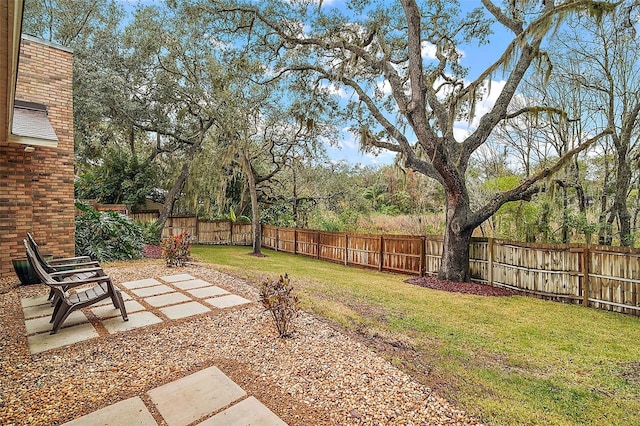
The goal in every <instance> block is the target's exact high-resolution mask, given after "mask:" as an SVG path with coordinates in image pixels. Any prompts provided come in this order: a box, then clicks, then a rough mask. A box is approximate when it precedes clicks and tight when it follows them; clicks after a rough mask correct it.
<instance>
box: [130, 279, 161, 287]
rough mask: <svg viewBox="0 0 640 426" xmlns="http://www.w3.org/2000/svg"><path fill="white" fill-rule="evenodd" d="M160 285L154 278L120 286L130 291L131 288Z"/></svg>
mask: <svg viewBox="0 0 640 426" xmlns="http://www.w3.org/2000/svg"><path fill="white" fill-rule="evenodd" d="M160 284H162V283H161V282H160V281H158V280H156V279H155V278H146V279H144V280H137V281H129V282H126V283H122V284H120V285H121V286H123V287H124V288H128V289H132V288H142V287H151V286H154V285H160Z"/></svg>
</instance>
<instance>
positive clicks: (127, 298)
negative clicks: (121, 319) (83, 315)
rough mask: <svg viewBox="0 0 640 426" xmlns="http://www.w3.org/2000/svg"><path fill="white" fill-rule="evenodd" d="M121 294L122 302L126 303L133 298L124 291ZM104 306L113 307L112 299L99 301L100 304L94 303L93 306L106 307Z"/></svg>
mask: <svg viewBox="0 0 640 426" xmlns="http://www.w3.org/2000/svg"><path fill="white" fill-rule="evenodd" d="M120 294H121V295H122V300H124V301H125V302H126V301H127V300H131V299H132V298H131V296H129V295H128V294H127V293H125V292H124V291H120ZM104 305H111V306H113V302H112V301H111V298H107V299H104V300H101V301H99V302H98V303H94V304H93V305H91V306H104Z"/></svg>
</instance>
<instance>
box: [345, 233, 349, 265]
mask: <svg viewBox="0 0 640 426" xmlns="http://www.w3.org/2000/svg"><path fill="white" fill-rule="evenodd" d="M348 264H349V234H344V266H347V265H348Z"/></svg>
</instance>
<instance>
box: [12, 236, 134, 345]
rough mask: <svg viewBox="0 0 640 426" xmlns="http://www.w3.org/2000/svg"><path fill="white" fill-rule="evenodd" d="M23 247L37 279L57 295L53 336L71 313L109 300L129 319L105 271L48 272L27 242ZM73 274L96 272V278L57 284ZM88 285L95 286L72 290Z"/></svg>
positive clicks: (120, 297)
mask: <svg viewBox="0 0 640 426" xmlns="http://www.w3.org/2000/svg"><path fill="white" fill-rule="evenodd" d="M24 246H25V248H26V249H27V259H28V260H29V263H30V264H31V267H32V268H33V269H34V271H35V272H36V274H37V275H38V277H40V280H42V282H43V283H45V284H46V285H48V286H49V287H50V288H51V290H52V291H53V293H54V295H55V299H54V300H55V307H54V308H53V315H51V321H50V322H52V323H53V329H52V330H51V334H55V333H56V332H57V331H58V329H59V328H60V326H61V325H62V323H63V322H64V320H66V319H67V317H68V316H69V314H71V312H73V311H75V310H77V309H82V308H85V307H87V306H90V305H93V304H94V303H97V302H99V301H101V300H104V299H107V298H111V302H112V303H113V306H114V307H115V308H116V309H119V310H120V314H121V315H122V319H123V320H124V321H128V320H129V318H128V317H127V310H126V308H125V306H124V301H123V299H122V294H121V293H120V290H118V289H117V288H116V287H115V286H114V285H113V283H112V282H111V278H110V277H109V276H108V275H106V274H105V273H104V271H102V268H88V269H80V270H69V271H59V272H52V273H48V272H47V271H45V270H44V268H43V266H42V265H41V264H40V263H39V262H38V260H37V258H36V256H35V253H34V252H33V250H32V249H31V247H30V246H29V243H28V242H27V240H24ZM74 273H96V274H97V275H95V276H92V277H89V278H85V279H79V278H78V279H74V280H73V281H58V279H61V278H62V279H64V278H65V277H68V276H72V275H73V274H74ZM86 284H95V285H94V286H93V287H90V288H88V289H85V290H81V291H78V292H74V293H71V292H70V291H69V290H70V289H71V288H73V287H78V286H82V285H86Z"/></svg>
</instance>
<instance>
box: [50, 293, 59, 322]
mask: <svg viewBox="0 0 640 426" xmlns="http://www.w3.org/2000/svg"><path fill="white" fill-rule="evenodd" d="M56 297H57V296H56ZM54 302H55V306H54V307H53V313H52V314H51V320H50V321H49V322H54V321H55V319H56V316H57V315H58V312H59V311H60V306H62V299H61V298H59V297H57V299H56V300H54Z"/></svg>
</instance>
